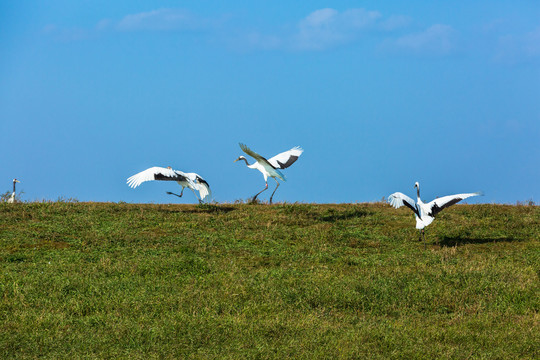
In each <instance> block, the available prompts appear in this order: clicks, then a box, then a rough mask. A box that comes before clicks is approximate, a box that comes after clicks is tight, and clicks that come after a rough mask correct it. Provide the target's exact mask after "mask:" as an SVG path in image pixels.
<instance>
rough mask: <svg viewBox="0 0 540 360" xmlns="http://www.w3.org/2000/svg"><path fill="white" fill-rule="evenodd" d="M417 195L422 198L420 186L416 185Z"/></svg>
mask: <svg viewBox="0 0 540 360" xmlns="http://www.w3.org/2000/svg"><path fill="white" fill-rule="evenodd" d="M416 196H417V197H418V199H420V186H417V187H416Z"/></svg>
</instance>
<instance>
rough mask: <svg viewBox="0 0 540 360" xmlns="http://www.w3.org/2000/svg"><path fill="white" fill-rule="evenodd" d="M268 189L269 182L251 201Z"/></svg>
mask: <svg viewBox="0 0 540 360" xmlns="http://www.w3.org/2000/svg"><path fill="white" fill-rule="evenodd" d="M266 189H268V183H266V186H265V187H264V189H262V190H261V191H259V192H258V193H257V194H256V195H255V196H254V197H253V199H252V200H251V201H255V199H257V196H259V195H260V194H261V193H262V192H263V191H265V190H266Z"/></svg>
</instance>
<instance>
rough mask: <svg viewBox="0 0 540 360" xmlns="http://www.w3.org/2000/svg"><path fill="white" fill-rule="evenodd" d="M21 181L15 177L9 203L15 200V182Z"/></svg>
mask: <svg viewBox="0 0 540 360" xmlns="http://www.w3.org/2000/svg"><path fill="white" fill-rule="evenodd" d="M16 183H20V181H19V180H17V179H13V192H12V193H11V196H10V197H9V199H8V201H7V202H8V203H10V204H13V203H14V202H15V184H16Z"/></svg>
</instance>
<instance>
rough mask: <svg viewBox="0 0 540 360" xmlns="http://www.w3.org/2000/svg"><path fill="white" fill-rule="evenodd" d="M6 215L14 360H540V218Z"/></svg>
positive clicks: (466, 212)
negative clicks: (424, 224)
mask: <svg viewBox="0 0 540 360" xmlns="http://www.w3.org/2000/svg"><path fill="white" fill-rule="evenodd" d="M414 224H415V221H414V217H413V215H412V214H411V212H410V211H407V209H404V208H402V209H399V210H395V209H393V208H391V207H390V206H388V205H385V204H347V205H330V204H324V205H317V204H313V205H311V204H277V205H271V206H269V205H247V204H238V205H231V204H226V205H204V206H195V205H142V204H115V203H66V202H56V203H21V204H5V203H2V204H0V295H1V299H0V328H1V329H2V330H1V331H0V358H3V359H9V358H37V357H43V358H55V359H57V358H117V357H123V358H127V357H130V358H140V359H148V358H157V357H159V358H174V359H180V358H200V359H209V358H210V359H211V358H220V359H221V358H230V359H239V358H261V359H267V358H273V359H284V358H317V359H318V358H381V359H383V358H384V359H386V358H430V359H433V358H459V359H465V358H492V359H497V358H498V359H509V358H515V359H533V358H539V357H540V352H539V346H540V345H539V344H540V335H539V334H540V325H539V324H540V315H539V309H540V296H539V294H540V291H539V290H540V282H539V275H540V270H539V269H540V207H538V206H507V205H456V206H454V207H452V208H449V209H447V210H445V211H444V212H442V213H441V214H440V216H439V217H438V219H437V220H435V222H434V223H433V224H432V225H430V226H429V227H428V228H427V233H426V238H427V240H428V246H427V248H426V249H424V245H423V243H421V242H418V240H417V239H418V233H417V231H416V230H415V229H414Z"/></svg>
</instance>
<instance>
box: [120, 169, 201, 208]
mask: <svg viewBox="0 0 540 360" xmlns="http://www.w3.org/2000/svg"><path fill="white" fill-rule="evenodd" d="M152 180H161V181H176V183H178V185H180V186H181V187H182V193H181V194H180V195H177V194H174V193H171V192H167V193H168V194H170V195H176V196H178V197H182V195H183V193H184V188H188V189H191V191H193V193H194V194H195V196H196V197H197V199H198V200H199V201H202V200H204V199H205V198H206V197H207V196H210V195H211V191H210V185H208V183H207V182H206V180H204V179H203V178H202V177H201V176H199V175H198V174H196V173H185V172H182V171H180V170H173V169H171V167H167V168H163V167H159V166H154V167H151V168H149V169H146V170H144V171H141V172H140V173H137V174H135V175H133V176H131V177H130V178H128V179H127V184H128V185H129V186H130V187H131V188H136V187H137V186H139V185H140V184H142V183H143V182H145V181H152ZM195 191H198V192H199V195H200V199H199V196H197V193H196V192H195Z"/></svg>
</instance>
